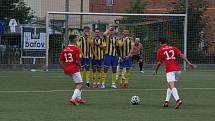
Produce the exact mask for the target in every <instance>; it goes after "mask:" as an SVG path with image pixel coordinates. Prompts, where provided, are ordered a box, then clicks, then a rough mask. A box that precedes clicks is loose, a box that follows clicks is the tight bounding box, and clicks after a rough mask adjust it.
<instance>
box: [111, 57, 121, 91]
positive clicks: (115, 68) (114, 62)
mask: <svg viewBox="0 0 215 121" xmlns="http://www.w3.org/2000/svg"><path fill="white" fill-rule="evenodd" d="M118 59H119V58H118V57H117V56H112V59H111V64H112V85H111V87H112V88H114V89H115V88H117V86H116V81H117V79H116V70H117V66H118Z"/></svg>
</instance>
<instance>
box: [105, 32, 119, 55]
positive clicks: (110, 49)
mask: <svg viewBox="0 0 215 121" xmlns="http://www.w3.org/2000/svg"><path fill="white" fill-rule="evenodd" d="M104 40H105V45H106V49H105V54H107V55H110V56H117V50H116V47H117V46H118V45H117V37H114V36H105V37H104Z"/></svg>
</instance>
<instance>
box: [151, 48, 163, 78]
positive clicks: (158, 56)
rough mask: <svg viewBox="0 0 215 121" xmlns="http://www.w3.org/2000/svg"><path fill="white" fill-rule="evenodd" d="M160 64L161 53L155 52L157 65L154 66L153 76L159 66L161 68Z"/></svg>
mask: <svg viewBox="0 0 215 121" xmlns="http://www.w3.org/2000/svg"><path fill="white" fill-rule="evenodd" d="M161 63H162V55H161V52H160V51H158V52H157V64H156V66H155V70H154V73H153V75H156V74H157V72H158V69H159V68H160V66H161Z"/></svg>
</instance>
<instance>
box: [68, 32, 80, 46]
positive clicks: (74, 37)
mask: <svg viewBox="0 0 215 121" xmlns="http://www.w3.org/2000/svg"><path fill="white" fill-rule="evenodd" d="M77 41H78V36H77V35H73V34H72V35H69V43H73V44H76V43H77Z"/></svg>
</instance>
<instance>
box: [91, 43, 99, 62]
mask: <svg viewBox="0 0 215 121" xmlns="http://www.w3.org/2000/svg"><path fill="white" fill-rule="evenodd" d="M90 47H91V50H92V53H93V55H94V56H95V59H96V60H97V59H98V56H97V52H96V51H95V50H94V49H93V44H90Z"/></svg>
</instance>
